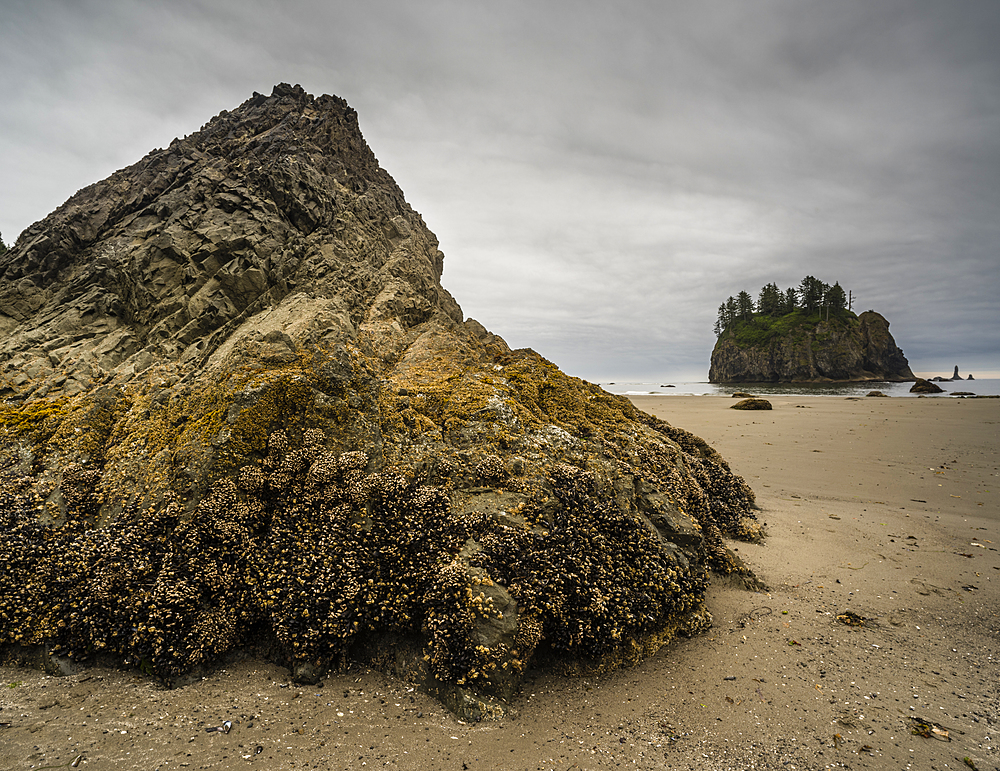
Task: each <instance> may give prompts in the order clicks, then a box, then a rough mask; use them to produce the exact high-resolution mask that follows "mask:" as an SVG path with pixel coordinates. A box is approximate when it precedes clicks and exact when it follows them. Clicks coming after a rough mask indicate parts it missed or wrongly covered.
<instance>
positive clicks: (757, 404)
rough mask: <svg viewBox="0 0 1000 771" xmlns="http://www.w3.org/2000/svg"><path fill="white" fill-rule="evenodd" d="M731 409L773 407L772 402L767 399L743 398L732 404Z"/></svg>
mask: <svg viewBox="0 0 1000 771" xmlns="http://www.w3.org/2000/svg"><path fill="white" fill-rule="evenodd" d="M729 409H731V410H769V409H771V402H769V401H768V400H767V399H757V398H751V399H743V400H742V401H739V402H736V404H733V405H732V406H730V408H729Z"/></svg>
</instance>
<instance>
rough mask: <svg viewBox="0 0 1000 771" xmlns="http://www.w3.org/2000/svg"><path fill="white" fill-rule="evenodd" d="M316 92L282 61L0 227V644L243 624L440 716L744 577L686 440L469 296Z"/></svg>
mask: <svg viewBox="0 0 1000 771" xmlns="http://www.w3.org/2000/svg"><path fill="white" fill-rule="evenodd" d="M442 269H443V255H442V254H441V252H440V251H439V250H438V242H437V239H436V238H435V237H434V235H433V234H432V233H431V232H430V231H429V230H428V229H427V227H426V226H425V225H424V222H423V220H422V219H421V217H420V215H419V214H417V213H416V212H415V211H413V209H411V208H410V206H409V205H408V204H407V203H406V201H405V200H404V198H403V194H402V192H401V191H400V190H399V188H398V187H397V186H396V184H395V183H394V182H393V180H392V178H391V177H390V176H389V175H388V174H387V173H386V172H385V171H384V170H383V169H382V168H381V167H380V166H379V164H378V162H377V160H376V158H375V156H374V155H373V154H372V152H371V150H369V148H368V146H367V145H366V144H365V142H364V139H363V138H362V136H361V133H360V130H359V128H358V124H357V117H356V114H355V113H354V111H353V110H352V109H351V108H350V107H349V106H348V105H347V104H346V103H345V102H344V101H343V100H341V99H339V98H337V97H332V96H322V97H319V98H317V99H314V98H313V97H312V96H310V95H309V94H306V93H305V92H304V91H302V89H301V88H299V87H297V86H296V87H291V86H287V85H280V86H277V87H275V89H274V92H273V93H272V95H271V96H270V97H265V96H262V95H259V94H256V95H254V97H253V98H251V99H250V100H248V101H247V102H245V103H244V104H243V105H241V106H240V107H239V108H237V109H236V110H233V111H232V112H223V113H221V114H220V115H218V116H217V117H216V118H214V119H213V120H212V121H211V122H210V123H208V124H207V125H206V126H205V127H204V128H203V129H202V130H201V131H199V132H197V133H195V134H192V135H191V136H189V137H187V138H185V139H183V140H175V141H174V142H173V143H171V145H170V147H169V148H167V149H164V150H155V151H153V152H152V153H150V154H149V155H148V156H146V157H145V158H144V159H143V160H141V161H140V162H139V163H137V164H135V165H133V166H131V167H129V168H127V169H123V170H121V171H119V172H116V173H115V174H113V175H112V176H111V177H109V178H108V179H106V180H104V181H102V182H99V183H97V184H95V185H92V186H90V187H88V188H85V189H84V190H81V191H80V192H79V193H77V194H76V195H75V196H73V197H72V198H71V199H70V200H69V201H67V202H66V203H65V204H64V205H63V206H61V207H60V208H59V209H57V210H56V211H55V212H53V213H52V214H51V215H49V216H48V217H47V218H46V219H44V220H42V221H41V222H38V223H36V224H35V225H32V226H31V227H30V228H28V230H27V231H25V233H23V234H22V235H21V237H20V238H19V239H18V241H17V243H16V244H15V245H14V247H13V248H12V249H10V251H9V252H7V253H6V254H4V255H2V256H0V286H2V287H3V290H2V293H3V294H2V297H0V329H2V331H3V333H4V339H3V343H2V344H0V378H2V380H0V396H2V397H3V398H4V399H5V402H4V403H3V405H2V406H0V537H2V538H3V544H2V545H3V548H2V550H0V560H2V564H0V630H2V635H3V636H2V638H0V644H8V645H14V644H16V645H19V646H28V648H32V646H35V648H34V649H35V650H37V646H45V650H46V651H47V652H48V653H50V654H53V655H56V654H58V656H57V659H58V660H59V661H62V662H65V661H85V660H89V659H92V658H93V656H94V655H97V654H110V655H111V657H112V658H113V660H115V661H119V662H121V661H124V662H126V663H129V662H131V663H133V664H135V665H137V666H139V667H141V668H142V669H143V670H144V671H146V672H148V673H151V674H153V675H156V676H158V677H160V678H162V679H164V680H166V681H170V682H177V681H179V680H180V681H182V680H183V678H184V677H186V676H188V675H189V674H190V673H191V672H196V671H199V668H200V667H204V666H206V665H210V664H211V663H213V662H216V661H219V660H221V659H222V658H223V657H226V656H231V655H232V654H233V653H234V652H235V651H238V650H243V649H247V648H251V647H255V648H256V649H257V650H258V651H260V652H262V653H264V654H265V655H267V656H269V657H270V658H271V659H272V660H274V661H278V662H281V663H282V664H284V665H286V666H288V667H289V668H290V669H291V670H292V672H293V673H294V675H295V676H296V677H297V678H298V679H299V680H301V681H304V682H309V681H313V680H315V679H316V678H317V677H319V676H320V675H321V674H322V673H323V672H324V671H325V670H326V669H327V668H329V667H331V666H338V665H341V664H342V663H343V662H345V661H348V660H351V659H355V660H363V661H366V662H369V663H372V664H375V665H377V666H379V667H381V668H383V669H386V670H388V671H392V672H396V673H399V674H401V675H402V676H404V677H406V678H409V679H411V680H413V681H415V682H417V683H419V684H420V685H421V687H422V688H424V689H425V690H427V691H429V692H431V693H434V694H436V695H438V696H439V697H440V698H441V699H442V700H444V701H445V703H446V704H448V706H449V707H450V708H451V709H453V710H455V711H456V712H457V713H459V714H461V715H465V716H468V717H473V718H479V717H484V716H490V715H496V714H499V713H501V712H503V711H504V710H505V709H506V706H507V705H508V704H509V702H510V699H511V698H512V697H513V694H514V693H515V692H516V690H517V688H518V684H519V683H520V680H521V678H522V676H523V673H524V671H525V669H526V668H527V667H528V666H529V664H531V663H532V662H535V663H546V662H548V663H550V664H552V665H558V667H559V668H560V669H561V670H563V671H570V672H595V671H604V670H607V669H610V668H614V667H617V666H621V665H623V664H630V663H633V662H635V661H637V660H639V659H640V658H642V657H643V656H645V655H648V654H649V653H651V652H653V651H655V650H656V649H657V648H658V647H659V646H661V645H662V644H663V643H664V642H665V641H667V640H669V639H670V638H671V637H672V636H674V635H675V634H677V633H678V632H685V633H692V632H695V631H697V630H699V629H703V628H705V627H706V626H707V625H708V623H709V622H710V616H709V615H708V613H707V612H706V610H705V608H704V601H703V596H704V589H705V586H706V582H707V578H708V573H707V571H708V569H709V568H713V569H715V570H718V571H722V572H732V573H737V574H743V576H744V578H745V579H746V581H747V582H749V583H750V584H753V580H754V579H753V578H752V576H750V575H749V571H748V570H747V569H746V568H745V566H743V564H742V562H740V561H739V560H738V559H737V558H735V555H733V554H732V552H730V551H729V550H728V549H727V548H726V547H725V545H724V543H723V541H722V537H723V536H724V535H725V536H729V537H740V538H748V539H757V538H759V536H760V534H761V528H760V526H759V524H758V523H757V522H756V521H755V519H754V516H753V513H752V511H751V509H752V505H753V494H752V492H751V491H750V489H749V488H748V487H747V486H746V484H745V483H744V482H743V480H742V479H740V478H739V477H736V476H735V475H733V474H732V473H731V472H730V470H729V467H728V466H727V464H726V462H725V461H724V460H723V459H722V458H721V456H719V455H718V453H716V452H715V451H714V450H713V449H712V448H711V447H709V446H708V445H707V444H706V443H705V442H703V441H702V440H700V439H698V438H697V437H694V436H692V435H690V434H688V433H687V432H685V431H683V430H681V429H677V428H674V427H672V426H670V425H668V424H666V423H664V422H663V421H660V420H657V419H655V418H653V417H651V416H649V415H646V414H644V413H642V412H639V411H638V410H636V409H635V408H634V407H633V406H632V404H631V403H630V402H629V401H627V400H626V399H625V398H623V397H619V396H614V395H611V394H608V393H606V392H604V391H602V390H601V389H600V388H598V387H596V386H594V385H591V384H589V383H586V382H584V381H581V380H579V379H576V378H572V377H569V376H567V375H565V374H563V373H562V372H560V371H559V370H558V369H557V368H556V367H555V366H553V365H552V364H551V363H549V362H547V361H546V360H544V359H543V358H542V357H540V356H539V355H538V354H536V353H534V352H533V351H530V350H527V349H525V350H517V351H513V350H511V349H510V348H509V347H508V346H507V345H506V344H505V343H504V341H503V340H501V339H500V338H499V337H496V336H495V335H492V334H491V333H489V332H488V331H487V330H485V329H484V328H483V327H482V325H480V324H478V323H477V322H475V321H473V320H471V319H469V320H464V321H463V317H462V313H461V310H460V308H459V306H458V305H457V303H456V302H455V301H454V299H453V298H452V297H451V295H449V294H448V292H447V291H445V290H444V289H443V288H442V286H441V284H440V277H441V272H442Z"/></svg>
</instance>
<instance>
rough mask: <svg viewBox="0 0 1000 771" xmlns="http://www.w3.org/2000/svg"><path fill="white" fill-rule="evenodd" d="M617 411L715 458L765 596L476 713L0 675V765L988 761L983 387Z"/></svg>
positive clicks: (337, 695) (246, 679)
mask: <svg viewBox="0 0 1000 771" xmlns="http://www.w3.org/2000/svg"><path fill="white" fill-rule="evenodd" d="M633 401H635V403H636V404H637V405H638V406H640V407H641V408H642V409H644V410H646V411H649V412H652V413H653V414H655V415H657V416H659V417H661V418H664V419H666V420H667V421H669V422H670V423H672V424H674V425H677V426H681V427H683V428H685V429H687V430H689V431H691V432H693V433H695V434H697V435H699V436H701V437H703V438H704V439H706V440H707V441H709V442H710V443H711V444H713V445H714V446H715V447H716V448H717V449H718V450H719V451H720V452H722V454H723V455H724V456H725V457H726V458H727V460H728V461H729V463H730V465H731V466H732V468H733V470H734V471H736V472H737V473H739V474H741V475H742V476H744V477H745V478H746V480H747V481H748V482H749V483H750V485H751V487H753V489H754V490H755V492H756V493H757V497H758V503H759V505H760V508H761V512H760V516H761V518H762V519H763V520H764V521H766V522H767V523H768V526H769V530H770V537H769V538H768V540H767V542H766V543H765V544H764V545H759V546H758V545H747V544H740V543H736V544H733V545H734V546H735V547H736V548H738V549H739V554H740V555H742V556H743V557H744V559H746V560H747V562H748V563H749V564H750V565H751V566H753V568H754V569H755V570H756V571H757V573H758V575H759V576H760V577H761V578H762V579H763V580H764V581H765V582H766V583H767V584H768V586H769V591H768V592H766V593H754V592H748V591H746V590H744V589H740V588H736V587H734V586H728V585H725V584H724V583H723V582H718V581H717V582H716V583H715V584H714V585H713V587H712V589H711V590H710V595H709V598H708V603H709V607H710V609H711V611H712V613H713V615H714V617H715V626H714V628H713V629H712V630H711V631H710V632H709V633H708V634H706V635H704V636H702V637H698V638H694V639H687V640H679V641H677V642H675V643H673V644H671V645H670V646H668V647H666V648H664V649H663V650H661V651H660V653H659V654H657V655H656V656H654V657H653V658H651V659H650V660H648V661H646V662H644V663H642V664H640V665H639V666H637V667H635V668H633V669H630V670H626V671H621V672H617V673H614V674H611V675H608V676H603V677H598V678H589V679H563V678H557V677H552V676H547V675H537V676H536V677H533V678H530V679H529V680H528V681H527V683H526V686H525V690H524V693H523V694H522V697H521V698H520V700H519V701H518V703H517V705H516V706H517V708H518V709H517V714H516V715H513V716H510V717H508V718H506V719H504V720H501V721H498V722H493V723H482V724H479V725H467V724H463V723H461V722H459V721H458V720H456V719H455V718H454V717H453V716H451V715H450V714H449V713H447V712H446V711H445V710H444V709H442V708H441V707H440V706H439V705H438V704H437V703H436V702H435V701H433V700H432V699H430V698H428V697H427V696H425V695H423V694H421V693H418V692H416V691H414V690H412V689H411V688H410V687H409V686H408V685H406V684H403V683H400V682H396V681H392V680H390V679H388V678H385V677H383V676H382V675H379V674H377V673H373V672H370V671H368V670H363V669H359V670H357V671H352V672H349V673H347V674H343V675H336V676H333V677H330V678H329V679H327V680H325V681H324V683H323V687H322V688H317V687H300V686H296V685H294V684H289V681H288V679H287V672H286V671H285V670H282V669H280V668H278V667H274V666H272V665H270V664H265V663H262V662H259V661H244V662H241V663H237V664H233V665H230V666H228V667H226V668H225V669H222V670H218V671H216V672H215V673H213V674H211V675H210V676H209V677H207V678H205V679H203V680H201V681H200V682H197V683H195V684H193V685H189V686H186V687H183V688H178V689H176V690H172V691H168V690H165V689H163V688H161V687H160V686H158V685H156V684H155V683H153V682H151V681H150V680H149V679H147V678H145V677H143V676H136V675H135V674H131V673H125V672H119V671H113V670H106V669H99V668H94V669H89V670H87V671H85V672H82V673H80V674H76V675H71V676H68V677H63V678H52V677H48V676H46V675H43V674H41V673H39V672H36V671H33V670H27V669H19V668H11V667H5V668H0V725H2V726H3V727H0V768H5V769H6V768H10V769H28V768H35V769H38V768H44V767H48V768H56V767H70V764H71V763H72V762H73V761H74V760H75V759H76V758H77V757H78V756H81V755H82V759H81V760H80V761H79V763H78V765H77V766H76V767H78V768H85V769H164V770H166V769H179V768H191V769H200V768H220V769H229V768H239V769H245V768H254V767H256V768H267V769H293V768H294V769H299V768H318V769H347V768H352V769H357V768H361V767H366V768H373V769H374V768H389V769H456V770H459V769H581V770H583V769H613V768H614V769H617V768H639V769H666V768H669V769H741V770H742V769H750V768H759V769H821V768H852V769H890V768H891V769H910V768H912V769H937V770H940V769H946V768H947V769H956V768H957V769H966V768H968V767H969V766H968V764H967V763H965V762H964V761H963V759H964V758H968V759H969V762H970V763H972V764H973V766H974V767H975V768H978V769H980V771H983V770H985V769H996V768H998V767H1000V750H998V749H996V748H997V747H998V746H1000V735H998V734H1000V725H998V723H997V721H998V718H1000V701H998V700H1000V682H998V672H1000V668H998V658H1000V632H998V627H1000V617H998V611H1000V592H998V589H997V587H998V585H1000V552H998V551H997V549H998V546H1000V477H998V474H1000V468H998V467H1000V459H998V457H997V448H998V446H1000V442H998V426H1000V400H987V399H976V400H972V399H968V400H961V399H945V398H926V399H912V398H888V399H876V398H868V399H858V400H850V399H840V398H832V397H826V398H823V397H818V398H817V397H812V398H794V397H784V398H771V402H772V404H773V405H774V409H773V410H772V411H769V412H739V411H736V410H730V409H728V407H729V406H730V404H732V403H733V400H731V399H728V398H725V397H714V396H703V397H674V396H669V397H635V398H634V399H633ZM847 611H850V612H851V613H854V614H857V615H859V616H862V617H864V618H865V619H866V621H865V622H864V623H863V624H862V625H861V626H858V627H852V626H848V625H845V624H843V623H840V622H839V621H838V619H837V617H838V615H840V614H842V613H844V612H847ZM914 718H919V719H921V720H922V721H923V722H924V724H925V725H926V726H928V728H929V729H930V730H928V731H927V733H929V736H927V737H923V736H919V735H916V734H914V733H913V732H912V729H913V719H914ZM224 720H231V721H232V722H233V727H232V730H231V731H230V732H229V733H228V734H223V733H218V732H212V733H208V732H206V730H205V729H206V728H208V727H213V726H218V725H221V724H222V722H223V721H224Z"/></svg>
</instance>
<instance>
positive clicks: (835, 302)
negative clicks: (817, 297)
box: [825, 282, 847, 312]
mask: <svg viewBox="0 0 1000 771" xmlns="http://www.w3.org/2000/svg"><path fill="white" fill-rule="evenodd" d="M825 304H826V305H827V306H828V307H829V308H830V310H832V311H834V312H836V311H842V310H844V308H846V307H847V295H846V294H845V293H844V290H843V288H842V287H841V286H840V282H834V284H833V286H831V287H830V288H829V289H828V290H827V292H826V297H825Z"/></svg>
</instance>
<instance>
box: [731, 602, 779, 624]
mask: <svg viewBox="0 0 1000 771" xmlns="http://www.w3.org/2000/svg"><path fill="white" fill-rule="evenodd" d="M772 613H774V611H773V610H771V608H769V607H768V606H767V605H761V606H760V607H759V608H754V609H753V610H751V611H749V612H748V613H744V614H743V615H742V616H740V617H739V618H738V619H736V623H737V624H739V625H740V629H745V628H746V625H747V622H748V621H759V620H760V619H762V618H764V616H770V615H771V614H772Z"/></svg>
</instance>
